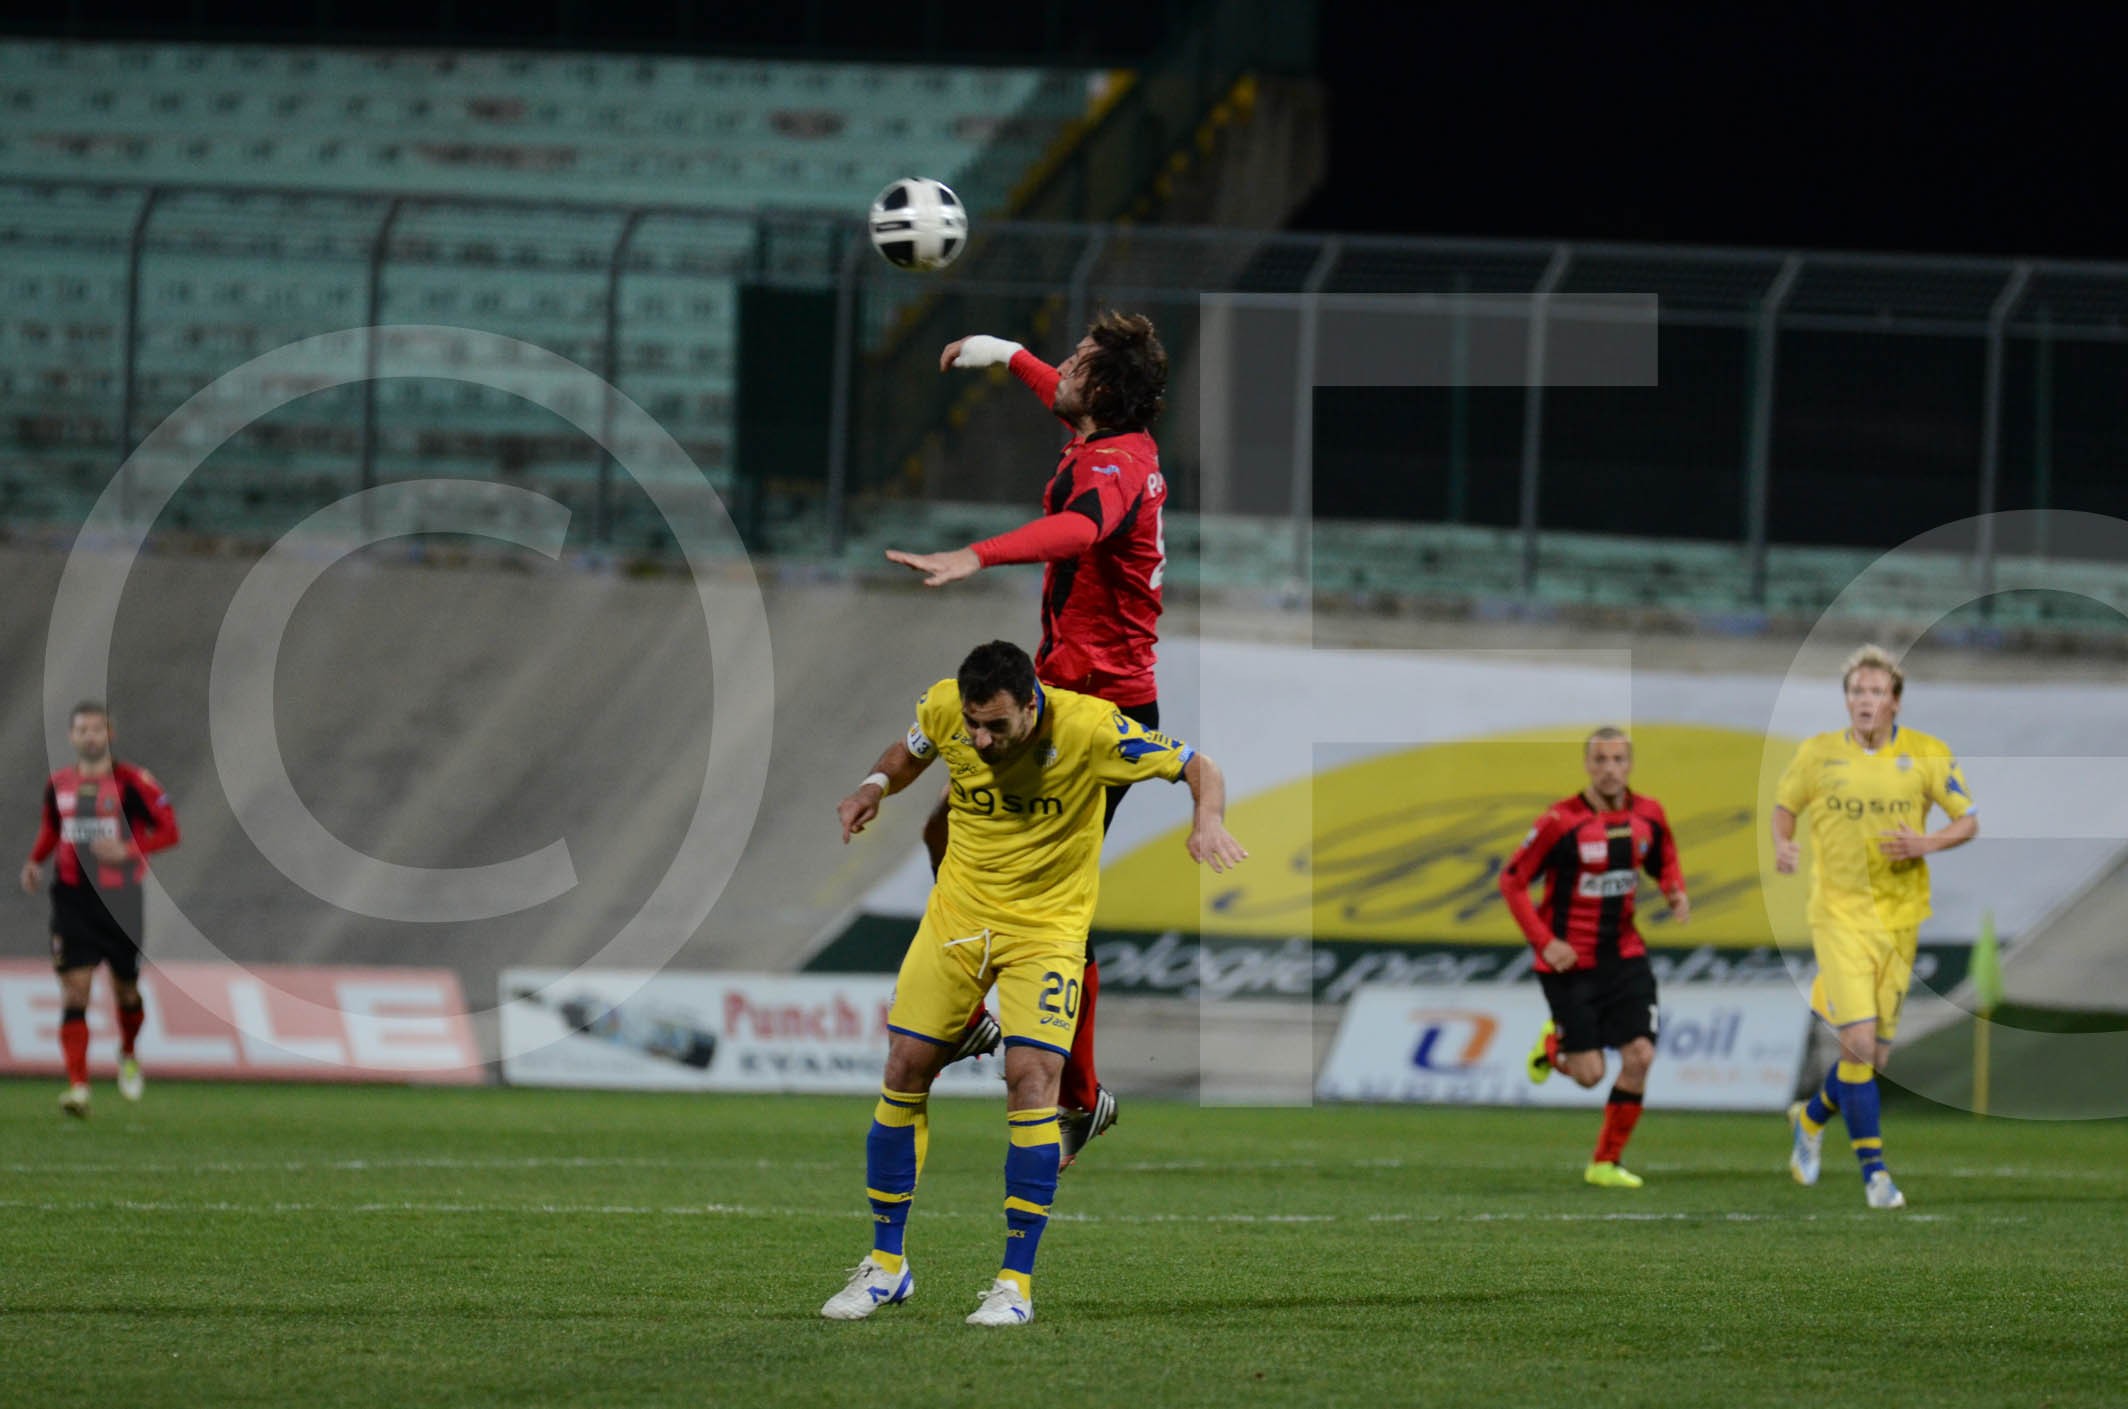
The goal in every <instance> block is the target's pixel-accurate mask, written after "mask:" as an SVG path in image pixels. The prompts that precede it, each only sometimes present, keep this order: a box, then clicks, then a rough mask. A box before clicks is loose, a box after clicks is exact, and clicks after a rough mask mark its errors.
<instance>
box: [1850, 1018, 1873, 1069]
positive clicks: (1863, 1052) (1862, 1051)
mask: <svg viewBox="0 0 2128 1409" xmlns="http://www.w3.org/2000/svg"><path fill="white" fill-rule="evenodd" d="M1879 1045H1880V1044H1879V1043H1878V1041H1877V1025H1876V1024H1875V1023H1873V1022H1858V1023H1855V1024H1854V1025H1853V1026H1851V1027H1843V1028H1841V1029H1840V1057H1841V1059H1842V1060H1843V1061H1850V1062H1859V1063H1860V1064H1862V1065H1863V1066H1874V1065H1875V1064H1876V1060H1877V1048H1878V1046H1879Z"/></svg>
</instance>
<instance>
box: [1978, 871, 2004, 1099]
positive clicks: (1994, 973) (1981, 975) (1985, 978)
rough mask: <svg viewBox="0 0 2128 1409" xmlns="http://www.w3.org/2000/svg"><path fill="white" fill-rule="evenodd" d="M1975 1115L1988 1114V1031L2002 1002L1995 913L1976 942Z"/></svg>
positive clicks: (1987, 915)
mask: <svg viewBox="0 0 2128 1409" xmlns="http://www.w3.org/2000/svg"><path fill="white" fill-rule="evenodd" d="M1971 967H1972V971H1973V1004H1974V1007H1975V1009H1976V1010H1977V1011H1975V1013H1974V1014H1973V1114H1975V1115H1986V1114H1987V1113H1988V1066H1989V1063H1988V1031H1989V1029H1990V1028H1992V1027H1993V1026H1994V1025H1995V1024H1994V1018H1995V1009H1996V1008H1997V1007H1999V1006H2000V1005H2001V1003H2002V954H2001V952H2000V951H1999V950H1998V949H1997V948H1996V944H1995V912H1994V911H1993V910H1983V911H1982V912H1981V914H1980V934H1979V935H1978V937H1976V938H1975V939H1974V940H1973V958H1972V964H1971Z"/></svg>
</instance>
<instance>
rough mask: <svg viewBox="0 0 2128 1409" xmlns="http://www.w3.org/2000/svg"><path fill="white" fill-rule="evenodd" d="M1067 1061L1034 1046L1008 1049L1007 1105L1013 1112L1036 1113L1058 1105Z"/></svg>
mask: <svg viewBox="0 0 2128 1409" xmlns="http://www.w3.org/2000/svg"><path fill="white" fill-rule="evenodd" d="M1063 1076H1064V1058H1063V1057H1061V1056H1060V1055H1058V1054H1057V1053H1055V1052H1045V1051H1042V1050H1040V1049H1039V1048H1034V1047H1008V1048H1006V1049H1005V1104H1006V1107H1007V1108H1008V1109H1010V1110H1015V1111H1036V1110H1042V1109H1044V1108H1046V1107H1049V1106H1053V1105H1055V1104H1056V1103H1057V1089H1058V1087H1059V1086H1060V1085H1061V1084H1062V1080H1063Z"/></svg>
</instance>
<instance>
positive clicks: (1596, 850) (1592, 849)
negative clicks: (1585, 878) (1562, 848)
mask: <svg viewBox="0 0 2128 1409" xmlns="http://www.w3.org/2000/svg"><path fill="white" fill-rule="evenodd" d="M1610 854H1611V844H1610V843H1609V842H1607V841H1585V842H1583V843H1582V844H1581V859H1582V860H1583V861H1585V862H1587V863H1588V864H1589V865H1591V866H1594V865H1597V864H1598V863H1600V862H1602V861H1604V860H1606V859H1608V858H1609V856H1610Z"/></svg>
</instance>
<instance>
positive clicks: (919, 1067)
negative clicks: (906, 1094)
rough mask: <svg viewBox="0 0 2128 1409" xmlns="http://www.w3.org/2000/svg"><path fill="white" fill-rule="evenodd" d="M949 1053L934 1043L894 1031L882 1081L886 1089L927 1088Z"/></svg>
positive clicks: (909, 1089)
mask: <svg viewBox="0 0 2128 1409" xmlns="http://www.w3.org/2000/svg"><path fill="white" fill-rule="evenodd" d="M949 1055H950V1053H949V1052H948V1050H947V1049H946V1048H945V1047H943V1046H941V1045H939V1044H938V1043H935V1042H925V1041H923V1040H922V1039H920V1038H915V1037H905V1036H903V1035H902V1034H901V1033H898V1032H897V1033H895V1034H894V1035H893V1038H892V1040H891V1041H890V1043H889V1044H888V1047H887V1069H886V1074H885V1076H884V1077H883V1078H882V1080H883V1081H884V1082H885V1085H886V1088H887V1089H888V1090H889V1091H929V1090H930V1089H931V1083H932V1082H933V1081H934V1080H936V1079H937V1077H938V1074H939V1072H940V1070H941V1069H943V1068H944V1067H945V1065H946V1058H947V1056H949Z"/></svg>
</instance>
